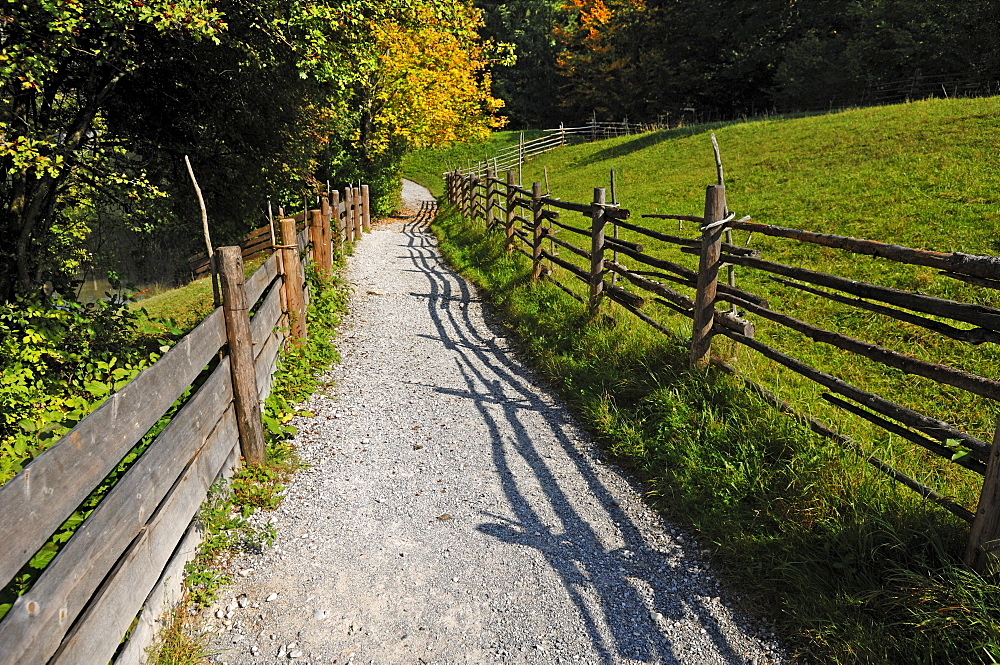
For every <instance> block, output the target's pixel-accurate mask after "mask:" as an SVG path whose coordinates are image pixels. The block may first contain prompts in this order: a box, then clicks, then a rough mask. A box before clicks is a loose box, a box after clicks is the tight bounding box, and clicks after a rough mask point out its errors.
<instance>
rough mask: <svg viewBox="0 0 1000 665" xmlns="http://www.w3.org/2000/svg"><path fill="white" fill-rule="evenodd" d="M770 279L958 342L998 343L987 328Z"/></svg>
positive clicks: (998, 335) (993, 334) (999, 335)
mask: <svg viewBox="0 0 1000 665" xmlns="http://www.w3.org/2000/svg"><path fill="white" fill-rule="evenodd" d="M771 279H772V280H773V281H775V282H778V283H779V284H784V285H785V286H789V287H791V288H793V289H799V290H800V291H805V292H806V293H811V294H813V295H817V296H820V297H821V298H826V299H827V300H832V301H833V302H839V303H841V304H844V305H850V306H851V307H857V308H858V309H864V310H868V311H869V312H876V313H878V314H883V315H885V316H888V317H890V318H893V319H896V320H897V321H905V322H906V323H912V324H913V325H915V326H920V327H921V328H926V329H927V330H930V331H932V332H936V333H938V334H940V335H944V336H945V337H950V338H951V339H955V340H958V341H960V342H968V343H969V344H975V345H978V344H983V343H984V342H992V343H993V344H1000V333H997V332H996V331H993V330H989V329H987V328H973V329H971V330H966V329H964V328H956V327H955V326H950V325H948V324H947V323H942V322H941V321H935V320H934V319H928V318H925V317H923V316H920V315H918V314H911V313H909V312H904V311H902V310H898V309H893V308H892V307H886V306H884V305H876V304H874V303H870V302H868V301H867V300H861V299H860V298H848V297H847V296H842V295H840V294H839V293H830V292H828V291H820V290H819V289H814V288H812V287H811V286H806V285H805V284H799V283H797V282H792V281H789V280H787V279H782V278H780V277H771Z"/></svg>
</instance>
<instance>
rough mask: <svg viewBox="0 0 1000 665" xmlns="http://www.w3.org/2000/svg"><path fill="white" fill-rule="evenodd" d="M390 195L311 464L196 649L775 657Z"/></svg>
mask: <svg viewBox="0 0 1000 665" xmlns="http://www.w3.org/2000/svg"><path fill="white" fill-rule="evenodd" d="M404 185H405V186H404V202H405V204H406V206H405V207H406V209H407V214H405V215H403V216H401V217H400V218H394V219H390V220H386V221H385V222H383V223H380V224H377V225H375V226H374V227H373V230H372V233H371V235H370V236H369V237H368V238H365V241H364V242H363V243H360V244H359V245H358V247H357V249H356V251H355V254H354V255H353V256H352V257H351V259H350V261H349V266H348V269H347V274H346V277H347V279H348V280H349V281H350V282H351V283H352V284H353V288H354V295H353V298H352V300H351V306H350V314H349V315H348V316H347V317H346V318H345V321H344V323H343V325H342V328H341V331H340V341H339V347H340V351H341V354H342V356H343V362H342V364H340V365H335V366H333V367H331V368H330V370H329V371H328V372H327V374H326V375H325V377H324V378H325V380H326V381H328V382H330V387H329V388H327V389H326V390H325V392H324V391H321V392H319V393H317V394H316V395H315V396H314V397H313V398H312V399H311V400H310V401H309V402H307V403H306V404H305V405H304V408H306V409H308V410H310V411H311V412H313V413H314V414H315V417H313V418H308V419H307V418H298V419H296V422H295V423H294V424H295V425H296V426H297V427H298V428H299V434H298V435H297V437H296V445H297V446H298V448H299V450H300V453H301V455H302V457H303V459H304V461H305V462H307V463H308V464H310V465H311V466H310V467H309V468H307V469H305V470H303V471H301V472H299V473H298V474H297V475H296V476H295V478H294V479H293V480H292V481H291V482H290V483H289V487H288V490H287V495H286V498H285V500H284V502H283V503H282V505H281V506H280V507H279V508H278V510H277V511H275V512H274V513H270V514H265V515H263V516H262V517H263V519H270V520H272V521H273V522H274V524H275V526H276V529H277V533H278V541H277V543H276V545H275V547H273V548H271V549H268V550H266V551H265V552H263V553H261V554H256V555H254V554H246V555H240V556H239V557H237V558H236V559H235V560H234V562H233V565H234V566H235V570H234V573H235V579H236V582H235V583H234V584H233V585H232V587H231V588H229V589H228V590H227V591H226V592H224V593H223V595H222V600H221V604H220V605H218V606H216V607H215V608H212V609H210V610H208V611H206V612H205V618H204V619H202V622H201V623H202V630H205V631H208V632H212V633H213V636H212V648H213V649H216V650H218V654H217V655H216V656H214V657H213V659H214V660H215V661H217V662H228V663H275V662H289V661H290V660H291V661H294V662H309V663H317V664H320V663H321V664H333V663H338V664H344V663H354V664H356V665H360V664H361V663H373V664H378V665H389V664H404V663H405V664H411V663H412V664H418V663H442V664H444V663H474V664H480V663H482V664H485V663H588V664H595V663H602V664H605V663H606V664H609V665H610V664H612V663H615V664H616V663H664V664H671V663H678V664H684V665H690V664H702V663H704V664H709V663H711V664H714V663H741V664H743V663H745V664H756V665H763V664H765V663H782V662H787V658H785V657H783V656H782V655H781V651H780V648H779V647H778V646H777V644H775V643H774V641H773V638H771V637H770V636H768V635H766V634H765V633H764V631H762V630H757V629H756V628H753V627H750V625H749V623H748V622H747V621H746V619H745V618H743V617H740V616H737V615H736V613H735V612H734V611H733V610H731V609H730V608H729V607H728V603H727V602H726V601H725V597H724V594H721V592H720V589H719V587H718V585H717V583H716V582H715V581H714V579H713V577H712V576H711V574H710V571H709V570H708V566H707V563H706V561H705V558H704V557H703V556H701V554H700V552H699V551H698V549H697V547H696V545H695V543H693V542H692V541H691V540H690V539H689V538H688V537H687V536H686V535H684V534H683V533H682V532H681V531H680V530H679V529H676V528H674V527H672V526H671V525H670V524H667V523H665V522H663V521H662V520H661V518H659V517H658V516H657V515H655V514H654V513H653V512H652V511H650V510H649V509H648V508H647V507H646V506H645V505H644V503H643V501H642V499H641V493H640V490H639V488H638V487H636V486H635V485H633V484H632V483H631V482H630V481H629V480H628V479H627V478H626V477H625V476H624V475H623V474H622V473H621V472H620V471H619V470H618V469H616V468H615V467H614V466H612V465H609V464H607V463H605V462H603V461H602V459H601V458H602V456H601V453H600V451H599V450H598V448H597V447H596V446H595V444H594V443H593V442H592V440H591V439H590V438H589V437H588V435H587V434H586V432H585V431H584V430H583V429H582V428H581V427H579V426H578V425H577V424H576V423H575V422H574V419H573V417H572V416H571V414H570V413H569V412H568V411H567V409H566V408H565V407H564V406H563V405H562V404H561V403H560V402H559V401H558V400H557V399H556V398H555V397H554V396H553V395H552V394H551V393H550V392H549V391H548V390H547V389H546V388H545V387H543V386H541V385H539V382H538V380H536V378H535V377H534V376H533V375H532V372H531V371H530V370H529V369H527V368H526V367H525V366H523V365H522V364H521V362H520V360H519V359H518V357H517V355H516V354H515V353H514V352H513V350H512V349H511V347H510V345H509V344H508V342H507V340H506V339H505V338H504V333H503V331H502V329H501V328H500V327H499V326H498V325H496V324H494V323H492V322H491V321H490V319H489V316H488V313H487V312H484V308H483V305H482V303H481V301H480V298H479V296H478V294H477V292H476V290H475V289H474V288H473V287H472V286H471V285H469V284H468V283H467V282H465V281H464V280H463V279H462V278H460V277H458V276H457V275H456V274H455V273H454V272H452V271H451V270H450V269H449V268H447V267H446V266H445V265H444V264H443V262H442V260H441V258H440V255H439V254H438V251H437V248H436V240H435V238H434V236H433V235H431V234H430V232H429V231H428V230H427V226H426V225H427V222H428V221H429V219H428V216H429V213H428V212H426V210H425V211H423V212H418V211H419V210H420V209H421V201H430V200H431V196H430V193H429V192H427V190H425V189H423V188H421V187H419V186H417V185H414V184H413V183H408V182H406V181H404ZM424 207H425V208H427V207H429V206H424ZM720 596H721V597H720ZM219 615H221V616H219Z"/></svg>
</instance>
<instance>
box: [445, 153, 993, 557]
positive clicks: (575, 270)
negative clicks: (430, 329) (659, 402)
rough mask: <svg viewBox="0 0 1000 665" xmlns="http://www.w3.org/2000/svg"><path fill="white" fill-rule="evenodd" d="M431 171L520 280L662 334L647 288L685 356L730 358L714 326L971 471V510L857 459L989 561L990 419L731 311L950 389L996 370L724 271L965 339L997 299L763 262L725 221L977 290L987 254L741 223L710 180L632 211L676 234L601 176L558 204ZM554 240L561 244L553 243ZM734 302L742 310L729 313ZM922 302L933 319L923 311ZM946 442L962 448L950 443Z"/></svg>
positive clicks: (841, 403) (987, 272) (987, 322)
mask: <svg viewBox="0 0 1000 665" xmlns="http://www.w3.org/2000/svg"><path fill="white" fill-rule="evenodd" d="M445 180H446V195H447V198H448V201H449V202H450V203H451V204H452V205H453V206H455V207H456V208H457V209H458V210H459V211H460V212H461V214H463V215H464V216H466V217H469V218H480V219H483V220H485V223H486V226H487V228H488V229H489V230H496V231H502V232H503V234H504V237H505V243H506V247H507V251H508V252H520V253H521V254H524V255H525V256H526V257H527V258H528V259H529V260H530V261H531V263H532V269H531V277H532V279H533V280H539V279H547V280H549V281H551V282H552V283H553V284H555V285H556V286H558V287H559V288H561V289H562V290H564V291H566V292H567V293H568V294H570V295H571V296H573V297H574V298H576V299H578V300H580V301H581V302H584V303H586V304H587V305H588V307H589V308H590V310H591V312H592V313H596V312H597V311H598V309H599V307H600V305H601V302H602V300H604V299H608V300H610V301H613V302H615V303H617V304H619V305H620V306H622V307H624V308H625V309H626V310H628V311H629V312H631V313H632V314H634V315H635V316H637V317H638V318H640V319H641V320H643V321H645V322H646V323H648V324H650V325H652V326H654V327H655V328H657V329H658V330H661V331H662V332H665V333H668V334H673V333H671V332H670V331H669V330H668V329H667V327H666V326H664V325H663V324H662V323H661V322H660V321H657V320H656V319H655V318H653V317H652V316H650V315H649V314H647V313H646V312H644V311H642V309H643V307H644V305H645V304H646V303H647V302H648V301H649V300H652V301H653V302H656V303H659V304H661V305H664V306H665V307H666V308H667V309H668V310H671V311H673V312H676V313H679V314H682V315H684V316H686V317H688V318H690V319H691V320H692V328H691V331H692V333H691V363H692V365H693V366H703V365H705V364H707V363H709V362H712V363H713V364H716V365H718V366H719V367H721V368H722V369H724V370H726V371H730V372H733V371H735V370H733V368H732V367H730V366H729V365H728V364H727V363H725V362H723V361H722V360H720V359H718V358H713V356H712V339H713V337H715V336H718V335H722V336H725V337H728V338H729V339H732V340H734V341H735V342H737V343H739V344H741V345H743V346H745V347H747V348H750V349H753V350H754V351H756V352H757V353H759V354H760V355H762V356H764V357H766V358H769V359H770V360H772V361H774V362H776V363H778V364H780V365H782V366H784V367H785V368H787V369H789V370H791V371H792V372H795V373H797V374H799V375H801V376H803V377H805V378H807V379H809V380H811V381H813V382H815V383H816V384H818V385H819V386H821V387H822V388H824V389H825V390H827V391H829V392H827V393H825V394H824V395H823V399H824V400H826V401H827V402H829V403H830V404H832V405H834V406H836V407H837V408H839V409H843V410H844V411H847V412H849V413H852V414H855V415H857V416H859V417H861V418H863V419H865V420H866V421H868V422H870V423H872V424H874V425H875V426H877V427H880V428H882V429H884V430H886V431H888V432H891V433H893V434H896V435H898V436H900V437H902V438H903V439H905V440H906V441H909V442H911V443H913V444H915V445H917V446H920V447H922V448H924V449H926V450H927V451H929V452H930V453H932V454H934V455H937V456H940V457H942V458H944V459H947V460H952V461H954V463H956V464H959V465H960V466H962V467H965V468H966V469H969V470H971V471H973V472H975V473H977V474H979V475H982V476H984V481H983V487H982V491H981V496H980V500H979V503H978V506H977V507H976V508H975V510H969V509H968V508H966V507H964V506H961V505H958V504H957V503H956V502H954V501H952V500H951V499H949V498H947V497H945V496H943V495H942V494H940V493H939V492H937V491H935V490H933V489H931V488H929V487H927V486H925V485H924V484H922V483H920V482H918V481H917V480H915V479H913V478H910V477H908V476H906V475H905V474H903V473H902V472H900V471H898V470H897V469H894V468H892V467H890V466H889V465H888V464H886V463H885V462H883V461H882V460H880V459H877V458H875V457H871V456H867V455H866V458H867V461H868V462H870V463H871V464H872V465H873V466H875V467H876V468H878V469H879V470H880V471H882V472H883V473H885V474H886V475H888V476H890V477H891V478H893V479H895V480H897V481H899V482H900V483H902V484H904V485H905V486H907V487H909V488H911V489H913V490H914V491H916V492H918V493H919V494H921V495H922V496H924V497H925V498H927V499H928V500H930V501H932V502H934V503H936V504H938V505H940V506H941V507H943V508H945V509H946V510H948V511H950V512H951V513H953V514H954V515H956V516H958V517H959V518H961V519H963V520H966V521H967V522H969V523H971V525H972V533H971V536H970V539H969V545H968V549H967V554H966V559H967V562H968V563H969V564H970V565H971V566H973V567H975V568H976V569H977V570H981V571H982V570H984V569H985V568H986V567H987V564H988V562H989V560H990V559H994V558H995V557H996V555H997V553H998V552H1000V460H998V456H1000V450H998V441H1000V430H998V431H997V434H996V435H995V436H994V439H993V441H992V442H987V441H983V440H980V439H978V438H976V437H974V436H971V435H969V434H967V433H965V432H963V431H960V430H959V429H958V428H956V427H954V426H952V425H950V424H948V423H945V422H942V421H941V420H938V419H936V418H933V417H931V416H928V415H925V414H922V413H918V412H917V411H914V410H913V409H910V408H907V407H904V406H901V405H899V404H895V403H893V402H891V401H889V400H887V399H884V398H883V397H881V396H879V395H876V394H874V393H872V392H868V391H866V390H862V389H861V388H858V387H856V386H854V385H851V384H850V383H848V382H846V381H844V380H842V379H840V378H838V377H836V376H833V375H831V374H829V373H826V372H823V371H820V370H818V369H816V368H814V367H811V366H809V365H808V364H806V363H804V362H803V361H802V360H800V359H797V358H795V357H793V356H791V355H789V354H787V353H785V352H783V351H780V350H778V349H776V348H773V347H771V346H768V345H766V344H764V343H762V342H761V341H759V340H758V339H756V338H755V334H754V333H755V328H754V325H753V323H752V322H751V321H750V320H748V318H745V317H746V316H749V315H753V316H756V317H759V318H760V319H763V320H765V321H768V322H770V323H773V324H777V325H778V326H781V327H783V328H787V329H790V330H794V331H796V332H798V333H801V334H803V335H805V336H806V337H808V338H810V339H811V340H812V341H814V342H819V343H823V344H829V345H832V346H834V347H836V348H838V349H842V350H845V351H847V352H849V353H852V354H856V355H858V356H862V357H864V358H867V359H869V360H873V361H875V362H877V363H880V364H881V365H884V366H886V367H891V368H894V369H896V370H901V371H902V372H905V373H907V374H912V375H916V376H921V377H926V378H928V379H930V380H931V381H933V382H935V383H937V384H939V385H942V386H950V387H953V388H958V389H960V390H963V391H966V392H969V393H972V394H974V395H977V396H979V397H984V398H987V399H989V400H994V401H995V400H1000V382H997V381H995V380H993V379H989V378H986V377H983V376H978V375H975V374H970V373H968V372H965V371H962V370H959V369H955V368H953V367H949V366H946V365H942V364H937V363H931V362H926V361H924V360H920V359H918V358H914V357H912V356H909V355H905V354H902V353H898V352H896V351H892V350H890V349H887V348H884V347H882V346H880V345H878V344H873V343H869V342H865V341H862V340H860V339H855V338H853V337H849V336H847V335H843V334H840V333H836V332H833V331H830V330H826V329H823V328H821V327H818V326H815V325H812V324H809V323H806V322H805V321H801V320H798V319H796V318H793V317H791V316H789V315H788V314H785V313H782V312H780V311H776V310H773V309H771V306H770V305H769V303H768V301H767V300H766V299H765V298H763V297H761V296H760V295H758V294H754V293H751V292H749V291H746V290H744V289H740V288H737V287H736V286H735V280H734V279H733V277H732V272H731V271H732V269H733V267H734V266H741V267H744V268H747V269H752V270H756V271H762V272H763V273H766V274H769V275H771V276H772V278H773V279H774V280H776V281H777V282H778V283H780V284H782V285H783V286H784V287H787V288H789V289H795V290H797V291H798V292H803V293H809V294H812V295H814V296H817V297H820V298H823V299H827V300H830V301H835V302H838V303H841V304H846V305H849V306H852V307H856V308H858V309H861V310H864V311H867V312H873V313H877V314H879V315H881V316H886V317H889V318H890V319H893V320H896V321H905V322H907V323H909V324H913V325H916V326H920V327H922V328H924V329H926V330H928V331H931V332H934V333H938V334H941V335H944V336H947V337H949V338H951V339H954V340H958V341H961V342H965V343H968V344H973V345H975V344H980V343H983V342H991V343H1000V309H994V308H991V307H985V306H982V305H975V304H970V303H965V302H957V301H954V300H948V299H944V298H937V297H932V296H929V295H925V294H922V293H917V292H908V291H904V290H900V289H895V288H888V287H885V286H879V285H877V284H871V283H867V282H862V281H856V280H852V279H847V278H844V277H839V276H836V275H831V274H826V273H821V272H817V271H814V270H809V269H806V268H802V267H794V266H790V265H785V264H781V263H776V262H773V261H767V260H764V259H762V258H760V255H759V252H758V251H757V250H755V249H750V248H748V247H743V246H738V245H735V244H733V243H732V240H731V237H729V234H730V232H731V231H732V230H734V229H740V230H743V231H749V232H751V233H755V234H761V235H764V236H770V237H773V238H781V239H786V240H789V241H792V242H797V243H805V244H812V245H819V246H822V247H825V248H833V249H837V250H842V251H844V252H848V253H851V254H860V255H865V256H873V257H880V258H882V259H885V260H889V261H893V262H898V263H902V264H909V265H914V266H927V267H931V268H934V269H937V270H939V271H940V272H941V274H942V275H944V276H946V277H948V278H950V279H955V280H959V281H962V282H965V283H967V284H971V285H975V286H978V287H983V288H989V289H1000V258H998V257H993V256H973V255H968V254H961V253H943V252H934V251H927V250H921V249H912V248H908V247H902V246H899V245H890V244H885V243H880V242H875V241H871V240H861V239H857V238H848V237H843V236H836V235H827V234H819V233H812V232H809V231H803V230H799V229H790V228H784V227H778V226H771V225H766V224H758V223H754V222H751V221H749V217H745V218H742V219H735V215H733V214H730V213H729V212H728V208H727V205H726V196H725V187H724V186H722V185H711V186H709V187H708V188H707V192H706V197H705V208H704V210H705V212H704V215H703V216H694V215H659V214H656V215H654V214H650V215H642V217H644V218H660V219H672V220H679V221H681V222H683V221H688V222H693V223H696V224H698V225H699V228H700V237H697V238H684V237H679V236H673V235H669V234H666V233H662V232H660V231H655V230H652V229H649V228H645V227H643V226H642V225H640V224H637V223H635V222H633V221H629V220H630V218H631V217H632V215H631V213H630V211H629V210H626V209H622V208H620V207H618V206H617V205H612V204H608V203H607V202H606V201H605V193H604V189H602V188H596V189H595V190H594V197H593V200H592V201H591V202H589V203H571V202H567V201H562V200H560V199H558V198H555V197H553V196H550V195H543V194H542V185H541V183H538V182H536V183H533V186H532V188H531V189H530V190H529V189H525V188H522V187H519V186H518V185H517V184H515V176H514V172H513V171H508V172H507V174H506V180H500V179H498V178H496V177H494V174H493V172H492V171H487V172H486V174H485V176H484V177H482V178H479V177H476V176H470V175H463V174H460V173H457V172H452V173H449V174H447V175H446V178H445ZM581 215H582V216H583V217H585V218H587V219H588V220H589V223H588V224H586V225H576V224H573V223H572V222H571V218H572V217H579V216H581ZM619 229H626V230H628V231H631V232H632V233H633V234H635V235H633V237H636V236H638V237H641V238H642V239H643V241H644V242H643V243H637V242H632V241H627V240H623V239H619V238H618V237H617V236H618V230H619ZM609 230H610V233H609ZM574 237H577V238H579V239H580V240H579V241H578V243H579V244H574V242H572V238H574ZM650 242H652V243H659V244H660V245H659V246H658V247H657V249H662V248H665V247H669V248H673V249H674V250H675V251H679V252H682V253H685V254H691V255H696V256H697V257H698V269H697V270H694V269H691V268H688V267H685V266H683V265H681V264H679V263H677V262H675V261H670V260H666V259H663V258H659V257H657V256H654V254H662V252H660V251H653V250H650V249H647V248H646V246H645V245H649V243H650ZM546 246H547V247H548V249H546ZM559 250H565V252H563V253H561V252H560V251H559ZM630 266H632V267H630ZM723 268H727V269H728V275H729V279H720V272H721V271H722V270H723ZM567 280H569V281H567ZM572 280H578V281H579V282H582V283H583V284H585V285H586V293H585V294H581V293H577V291H576V290H574V289H573V288H571V287H570V284H572V283H573V281H572ZM623 284H627V285H630V286H631V287H633V290H632V291H629V290H627V289H626V288H624V287H623V286H622V285H623ZM678 287H686V288H688V289H693V290H694V294H693V297H692V296H689V295H686V294H685V293H682V292H681V291H679V290H677V289H678ZM816 287H820V288H816ZM719 302H726V303H729V304H730V306H731V307H732V309H721V308H717V307H716V305H717V303H719ZM737 308H738V309H739V310H741V311H742V312H743V313H744V314H743V315H737V314H736V310H737ZM928 315H930V316H931V317H934V318H929V317H928ZM940 319H950V320H952V321H957V322H961V323H962V324H971V325H972V326H975V327H973V328H971V329H968V328H960V327H956V326H952V325H950V324H948V323H945V322H942V321H941V320H940ZM748 383H749V382H748ZM750 385H753V386H754V387H755V389H756V390H757V391H758V392H760V393H761V394H762V395H763V396H764V397H765V398H766V399H767V400H768V401H769V402H771V403H772V404H773V405H774V406H777V407H778V408H781V409H783V410H790V408H791V407H789V405H788V404H786V403H784V402H782V401H781V400H779V399H778V398H776V397H775V396H774V395H772V394H771V393H769V392H767V391H766V390H764V389H763V388H761V387H759V386H756V385H754V384H752V383H751V384H750ZM799 417H800V418H801V419H802V420H803V421H805V422H806V423H807V424H808V425H809V426H810V427H811V428H812V429H813V430H814V431H816V432H818V433H820V434H822V435H824V436H826V437H829V438H831V439H833V440H835V441H836V442H838V443H839V444H841V445H846V446H850V447H853V448H854V449H856V450H860V447H859V446H858V445H857V444H856V443H855V442H853V441H852V440H850V439H849V438H847V437H845V436H843V435H841V434H839V433H837V432H834V431H833V430H831V429H830V428H829V427H827V426H825V425H824V424H823V423H820V422H818V421H816V420H814V419H812V418H807V417H804V416H799ZM956 442H957V444H956ZM956 445H958V446H959V447H960V448H961V449H962V450H963V451H964V452H965V453H967V454H966V455H964V456H962V455H955V452H956V450H955V449H954V448H955V446H956ZM953 457H954V458H955V459H953ZM988 554H989V555H990V556H987V555H988Z"/></svg>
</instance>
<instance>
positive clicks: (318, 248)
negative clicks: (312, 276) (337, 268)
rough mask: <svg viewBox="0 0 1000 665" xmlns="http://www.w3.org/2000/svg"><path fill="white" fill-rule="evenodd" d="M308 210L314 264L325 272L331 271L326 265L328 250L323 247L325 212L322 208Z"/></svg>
mask: <svg viewBox="0 0 1000 665" xmlns="http://www.w3.org/2000/svg"><path fill="white" fill-rule="evenodd" d="M307 212H308V219H307V222H308V224H309V227H308V228H309V242H310V244H312V262H313V266H314V267H315V268H316V270H317V271H319V272H324V273H325V272H328V271H329V268H327V267H326V252H325V251H324V249H323V212H322V211H321V210H309V211H307Z"/></svg>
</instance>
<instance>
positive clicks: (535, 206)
mask: <svg viewBox="0 0 1000 665" xmlns="http://www.w3.org/2000/svg"><path fill="white" fill-rule="evenodd" d="M531 223H532V227H531V281H532V282H537V281H538V280H539V279H540V278H541V276H542V183H540V182H533V183H531ZM602 269H603V266H602Z"/></svg>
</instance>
